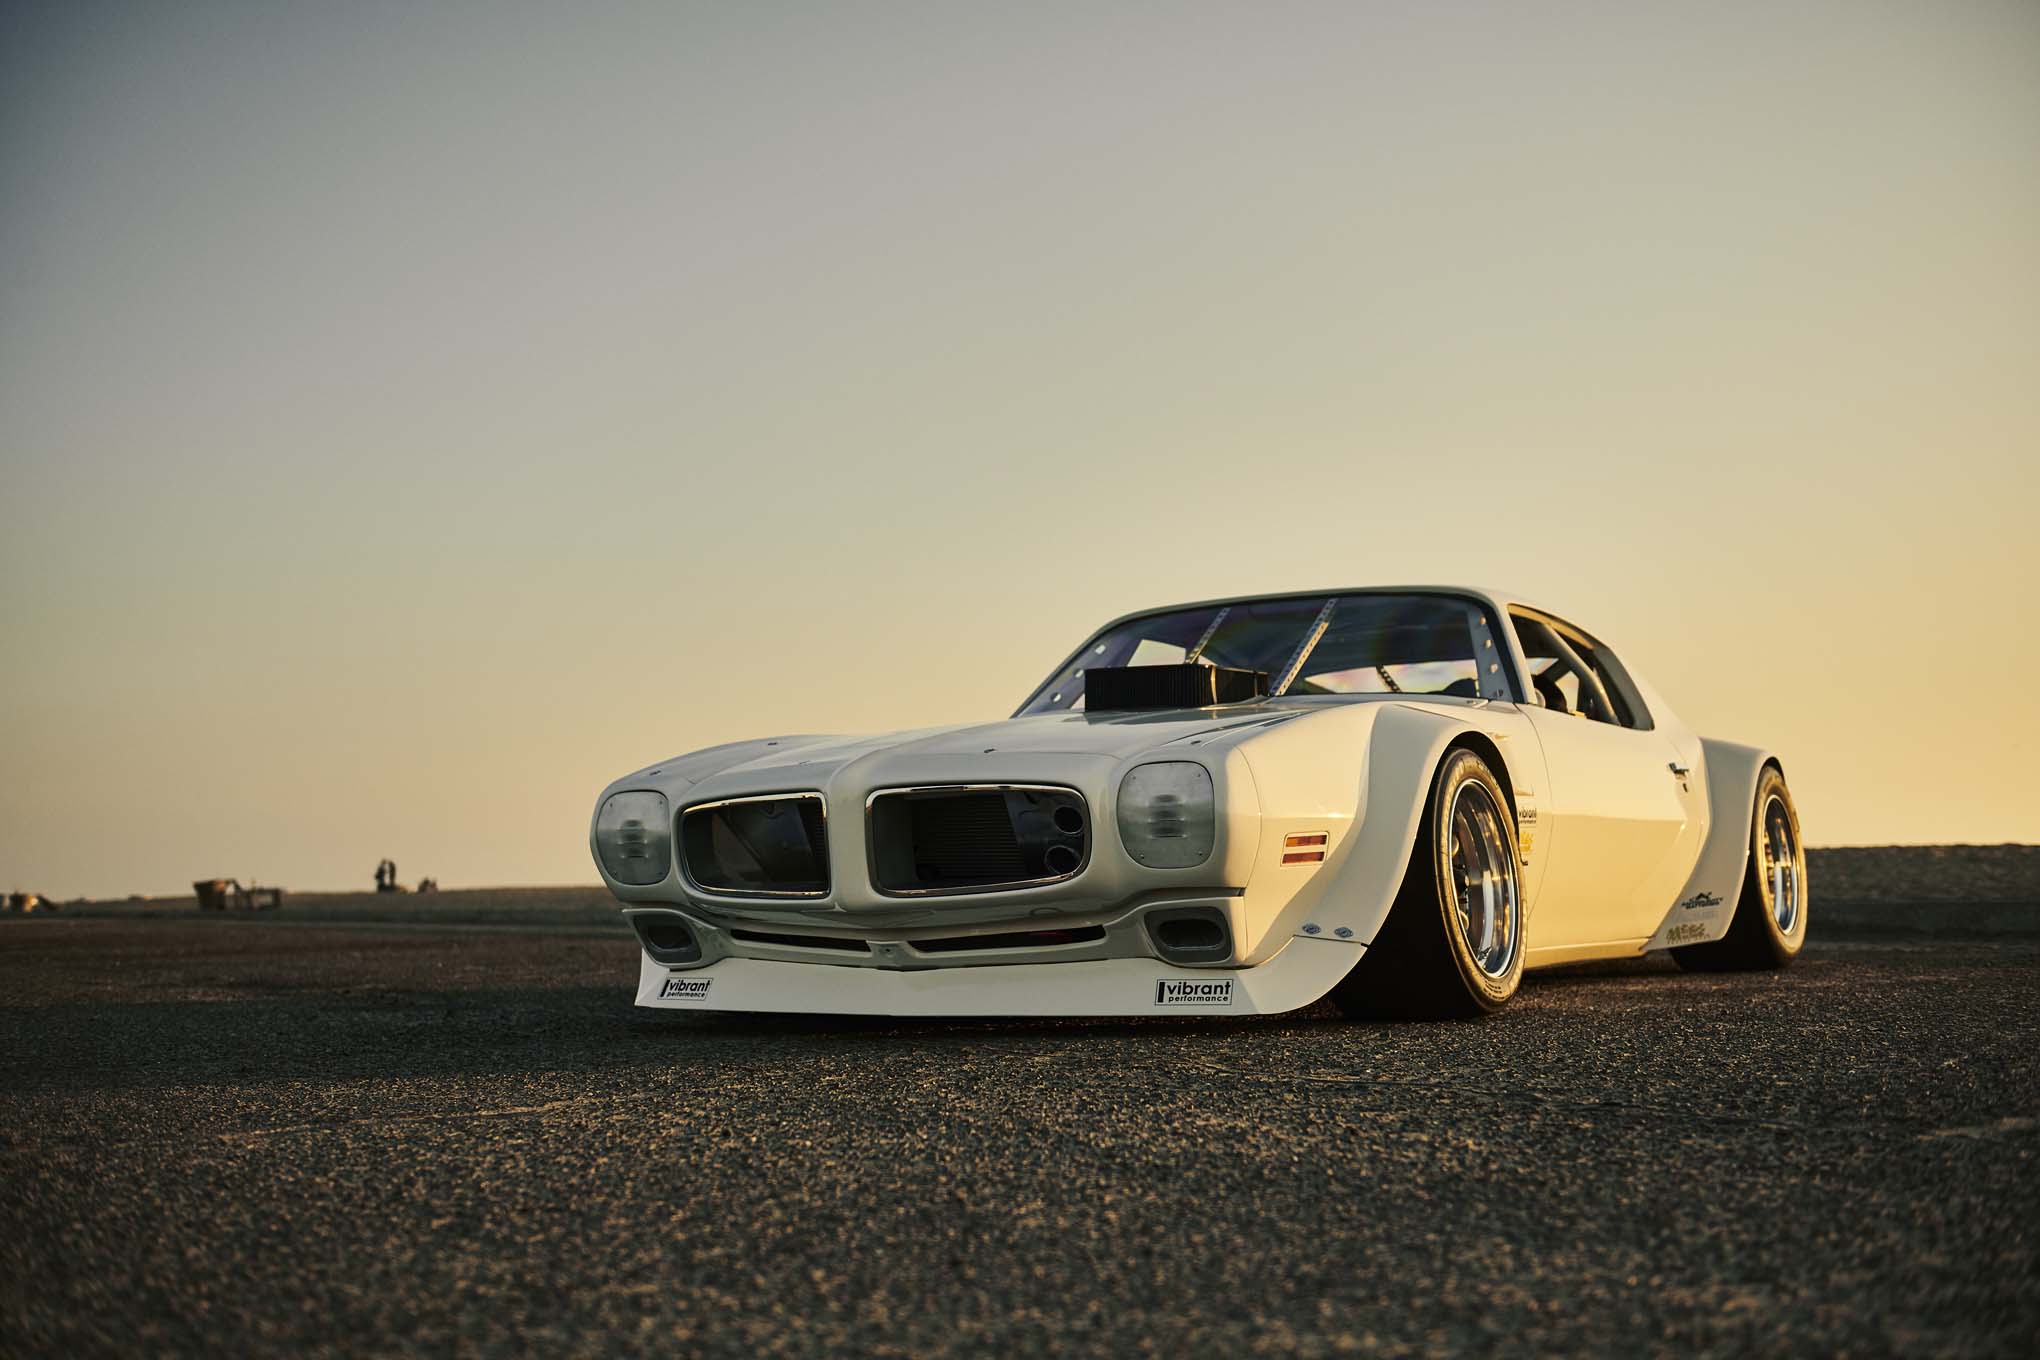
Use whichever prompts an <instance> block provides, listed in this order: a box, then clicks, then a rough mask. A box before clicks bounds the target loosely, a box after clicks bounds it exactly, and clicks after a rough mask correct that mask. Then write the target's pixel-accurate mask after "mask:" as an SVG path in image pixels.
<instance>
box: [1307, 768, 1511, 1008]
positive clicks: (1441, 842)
mask: <svg viewBox="0 0 2040 1360" xmlns="http://www.w3.org/2000/svg"><path fill="white" fill-rule="evenodd" d="M1516 864H1517V861H1516V822H1515V818H1513V817H1512V816H1510V815H1509V800H1508V797H1507V795H1505V794H1504V793H1503V792H1502V786H1501V783H1500V782H1499V781H1498V780H1496V778H1495V776H1494V772H1493V771H1491V770H1489V769H1488V766H1487V762H1486V761H1484V760H1482V759H1481V758H1480V757H1479V756H1478V755H1476V754H1474V753H1473V752H1472V751H1469V750H1465V749H1457V750H1453V751H1449V752H1447V753H1446V756H1445V759H1444V760H1443V761H1442V762H1440V764H1439V766H1438V773H1437V775H1436V777H1435V778H1434V779H1433V780H1432V782H1431V796H1430V799H1429V801H1427V802H1426V803H1425V805H1424V816H1423V820H1422V821H1421V822H1420V823H1419V824H1418V827H1417V840H1416V844H1415V845H1414V846H1413V847H1411V850H1410V863H1409V868H1408V869H1406V870H1405V871H1404V873H1403V882H1402V888H1401V889H1400V891H1398V892H1397V893H1396V898H1395V904H1394V905H1393V906H1391V907H1390V908H1389V912H1388V920H1386V921H1385V922H1383V923H1382V927H1381V931H1380V933H1379V934H1377V935H1376V936H1375V937H1374V942H1373V943H1372V944H1371V945H1369V946H1368V947H1367V952H1366V953H1365V954H1362V955H1361V956H1360V962H1359V963H1357V964H1355V965H1354V966H1353V971H1352V972H1351V973H1349V974H1347V975H1346V978H1345V980H1344V981H1343V982H1341V983H1340V984H1339V985H1338V986H1337V987H1335V988H1333V989H1332V1000H1333V1002H1334V1003H1335V1004H1336V1005H1337V1006H1338V1007H1339V1009H1340V1010H1342V1011H1344V1012H1345V1013H1346V1014H1347V1015H1350V1016H1355V1017H1368V1018H1375V1017H1380V1018H1395V1019H1413V1020H1443V1019H1454V1018H1469V1017H1473V1016H1478V1015H1485V1014H1487V1013H1488V1012H1490V1011H1494V1010H1498V1009H1500V1008H1501V1006H1502V1005H1503V1004H1504V1003H1506V1002H1507V1001H1508V999H1509V998H1510V997H1512V996H1514V995H1515V994H1516V985H1517V983H1519V982H1521V981H1522V979H1523V895H1522V889H1521V885H1520V884H1519V882H1518V880H1517V877H1516Z"/></svg>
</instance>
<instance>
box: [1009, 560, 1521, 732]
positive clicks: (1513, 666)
mask: <svg viewBox="0 0 2040 1360" xmlns="http://www.w3.org/2000/svg"><path fill="white" fill-rule="evenodd" d="M1364 595H1374V596H1380V595H1435V596H1438V597H1440V598H1442V599H1447V600H1456V601H1458V602H1459V603H1461V604H1464V605H1467V606H1469V607H1471V608H1473V609H1474V610H1476V611H1477V613H1478V615H1479V616H1480V617H1482V618H1484V619H1485V621H1486V631H1487V635H1488V636H1489V637H1490V638H1491V639H1492V640H1493V642H1494V650H1495V654H1496V656H1495V659H1496V661H1497V662H1498V663H1499V664H1500V666H1501V670H1500V672H1499V674H1500V675H1501V677H1502V686H1501V687H1502V689H1503V691H1504V692H1505V694H1506V696H1507V702H1509V703H1517V704H1520V703H1523V702H1524V699H1523V692H1524V691H1523V682H1522V677H1521V675H1520V673H1519V671H1518V668H1517V663H1516V653H1515V650H1514V646H1515V644H1514V633H1513V630H1511V629H1509V628H1508V627H1507V626H1506V625H1505V624H1504V622H1503V620H1504V618H1505V616H1506V615H1507V613H1508V606H1506V605H1504V604H1503V603H1501V602H1500V601H1498V600H1493V599H1489V598H1487V597H1485V596H1483V595H1480V594H1477V593H1476V592H1474V591H1471V590H1467V589H1464V588H1459V587H1453V586H1361V587H1359V588H1357V589H1350V590H1285V591H1278V592H1276V593H1274V594H1270V595H1234V596H1230V597H1228V598H1225V599H1219V600H1192V601H1190V602H1188V603H1185V604H1172V605H1164V606H1163V607H1161V608H1160V609H1142V610H1139V611H1137V612H1135V613H1132V614H1122V615H1121V616H1119V617H1118V618H1116V619H1113V620H1112V621H1111V622H1109V623H1107V624H1105V625H1104V626H1103V627H1100V628H1096V629H1093V630H1092V631H1091V633H1090V635H1089V636H1088V637H1086V638H1085V639H1084V640H1083V641H1082V642H1080V643H1078V644H1077V645H1076V646H1075V647H1074V648H1072V649H1071V651H1070V653H1069V655H1067V656H1065V657H1064V658H1063V659H1062V661H1061V662H1059V663H1058V664H1057V665H1056V667H1055V669H1053V670H1051V671H1050V672H1049V673H1048V675H1047V677H1046V678H1044V679H1043V680H1042V682H1041V683H1040V684H1038V685H1036V686H1035V687H1034V688H1033V689H1032V690H1029V691H1028V694H1027V697H1026V698H1025V699H1023V700H1021V701H1020V706H1019V707H1018V708H1016V709H1014V710H1013V714H1012V716H1013V717H1015V718H1018V717H1023V716H1026V715H1027V710H1028V709H1029V708H1031V707H1033V706H1034V704H1035V703H1036V702H1037V701H1038V700H1039V699H1040V698H1041V696H1042V695H1044V694H1046V693H1048V691H1049V690H1050V689H1051V688H1052V687H1054V686H1055V684H1056V683H1057V682H1058V681H1059V680H1060V679H1061V678H1062V677H1063V676H1065V675H1066V674H1068V672H1069V671H1070V670H1071V668H1072V667H1073V666H1074V665H1075V664H1076V662H1077V660H1078V659H1079V658H1080V657H1082V656H1083V655H1084V652H1085V651H1086V650H1087V649H1089V648H1090V647H1092V646H1093V645H1094V644H1096V643H1097V641H1098V639H1100V638H1102V637H1104V636H1105V635H1106V634H1108V633H1111V632H1115V631H1117V630H1118V629H1121V628H1124V627H1126V626H1127V625H1129V624H1135V623H1139V622H1140V621H1141V620H1143V619H1153V618H1160V617H1161V616H1163V615H1165V614H1182V613H1187V612H1189V611H1190V610H1193V609H1226V608H1230V607H1231V606H1234V605H1242V604H1273V603H1277V602H1280V601H1285V600H1325V601H1327V602H1329V601H1333V600H1341V599H1347V598H1350V597H1355V596H1364ZM1278 679H1280V677H1278V676H1270V677H1269V683H1270V685H1271V686H1272V685H1273V684H1274V683H1275V682H1276V681H1277V680H1278ZM1268 697H1269V698H1283V697H1288V698H1293V699H1296V700H1299V701H1300V700H1303V699H1312V700H1325V699H1329V700H1334V701H1342V702H1343V701H1353V700H1362V699H1381V698H1384V697H1386V698H1394V697H1396V696H1394V695H1385V696H1384V695H1380V694H1372V693H1370V694H1325V695H1316V694H1313V695H1290V696H1282V695H1270V696H1268ZM1411 697H1415V698H1424V697H1426V696H1424V695H1415V696H1411ZM1256 702H1266V701H1265V700H1258V701H1256ZM1049 712H1050V713H1054V714H1059V715H1061V716H1064V717H1069V716H1076V715H1081V714H1082V713H1083V712H1084V710H1082V709H1074V710H1072V709H1053V710H1049ZM1035 716H1047V715H1046V714H1037V715H1035Z"/></svg>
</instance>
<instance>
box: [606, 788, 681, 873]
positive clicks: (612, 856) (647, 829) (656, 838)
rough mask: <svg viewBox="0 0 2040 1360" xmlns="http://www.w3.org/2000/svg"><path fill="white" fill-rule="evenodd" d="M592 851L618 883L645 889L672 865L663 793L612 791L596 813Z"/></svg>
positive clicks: (669, 819)
mask: <svg viewBox="0 0 2040 1360" xmlns="http://www.w3.org/2000/svg"><path fill="white" fill-rule="evenodd" d="M595 851H596V853H597V854H599V855H600V856H601V857H602V868H603V869H604V870H605V871H606V872H607V873H608V874H609V876H610V877H611V878H613V879H615V880H616V881H617V882H618V883H629V884H632V885H634V886H636V887H640V888H646V887H650V886H651V885H652V884H654V883H663V882H665V881H666V872H667V870H669V869H671V868H672V866H673V814H672V813H671V812H670V811H669V810H668V809H667V806H666V795H665V794H663V793H612V794H610V795H609V797H608V798H607V799H606V800H604V802H603V804H602V810H601V811H600V812H598V813H596V814H595Z"/></svg>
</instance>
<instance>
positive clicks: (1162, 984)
mask: <svg viewBox="0 0 2040 1360" xmlns="http://www.w3.org/2000/svg"><path fill="white" fill-rule="evenodd" d="M1232 989H1233V980H1232V979H1231V978H1160V979H1157V980H1156V982H1155V1004H1156V1005H1157V1006H1230V1005H1232Z"/></svg>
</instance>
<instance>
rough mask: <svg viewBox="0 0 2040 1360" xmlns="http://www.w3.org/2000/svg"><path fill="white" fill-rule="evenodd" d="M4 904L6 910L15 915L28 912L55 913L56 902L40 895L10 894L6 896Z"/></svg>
mask: <svg viewBox="0 0 2040 1360" xmlns="http://www.w3.org/2000/svg"><path fill="white" fill-rule="evenodd" d="M5 902H6V907H7V910H9V911H11V912H17V913H18V912H30V911H55V910H56V909H57V904H56V902H55V901H54V900H52V899H50V898H47V897H44V896H43V895H42V894H41V893H32V892H11V893H9V894H7V897H6V899H5Z"/></svg>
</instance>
